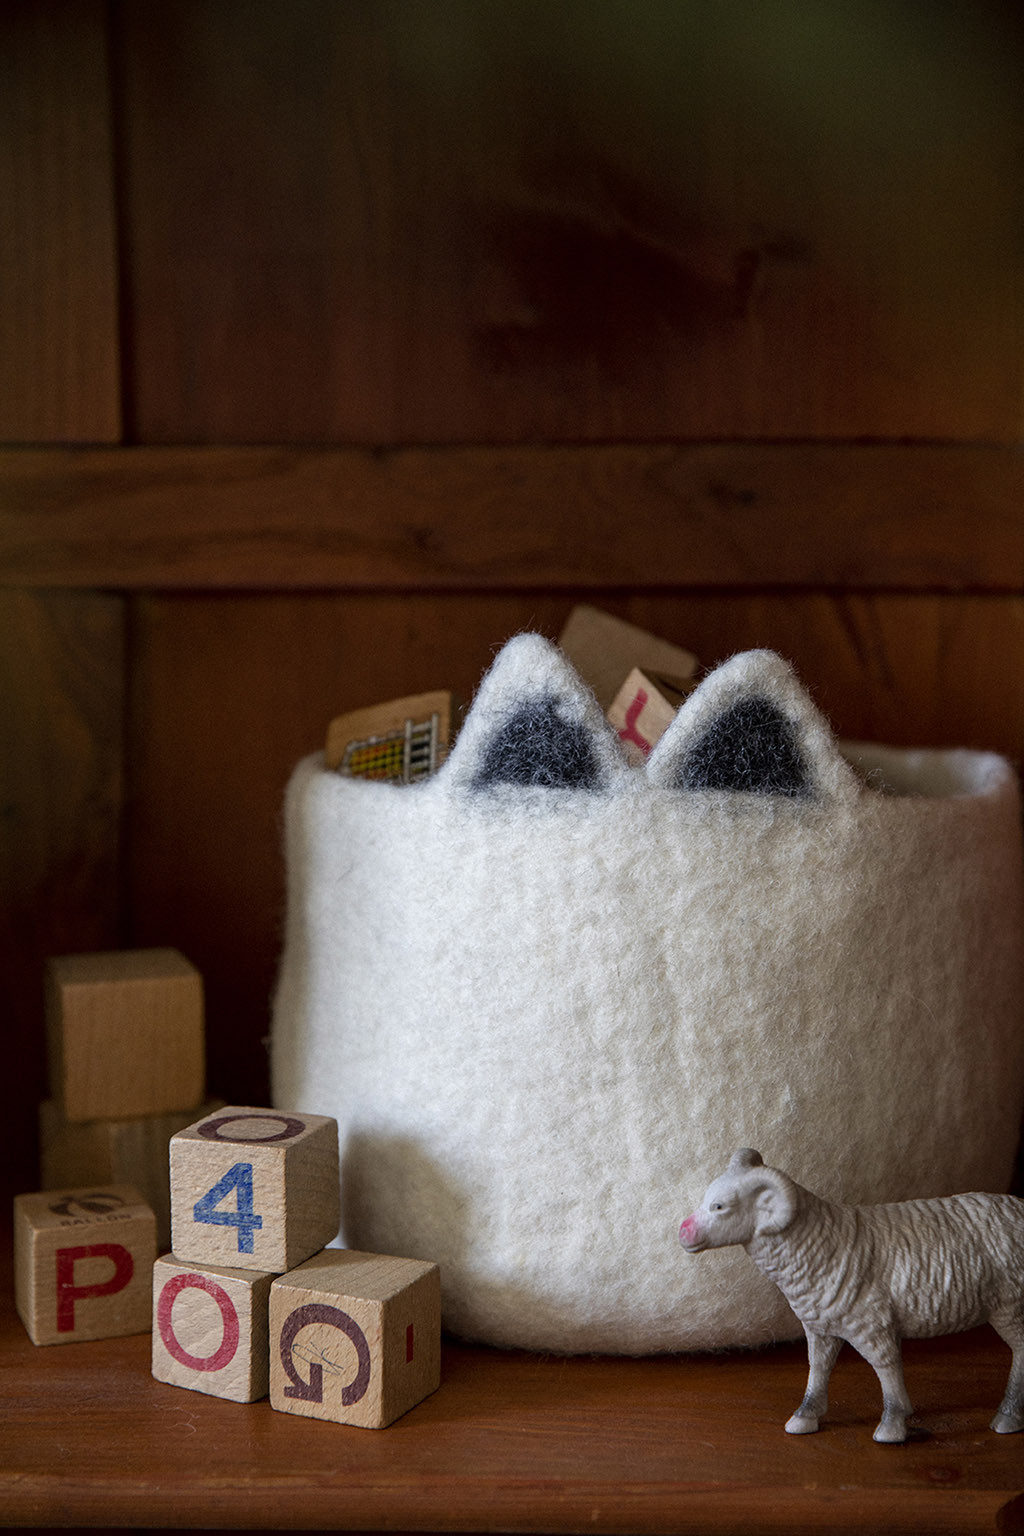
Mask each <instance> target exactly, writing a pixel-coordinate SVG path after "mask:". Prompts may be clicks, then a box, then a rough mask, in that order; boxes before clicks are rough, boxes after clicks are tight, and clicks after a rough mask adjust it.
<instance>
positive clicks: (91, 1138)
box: [39, 949, 206, 1246]
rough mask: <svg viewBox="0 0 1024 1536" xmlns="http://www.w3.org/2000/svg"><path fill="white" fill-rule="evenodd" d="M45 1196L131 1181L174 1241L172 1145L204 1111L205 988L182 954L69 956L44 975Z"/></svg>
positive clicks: (162, 1236)
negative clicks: (47, 1086) (169, 1170)
mask: <svg viewBox="0 0 1024 1536" xmlns="http://www.w3.org/2000/svg"><path fill="white" fill-rule="evenodd" d="M46 1019H47V1045H48V1054H49V1062H50V1093H51V1098H50V1099H49V1101H47V1102H46V1103H44V1104H42V1105H41V1106H40V1125H39V1130H40V1151H41V1163H42V1183H43V1186H44V1187H45V1188H46V1189H48V1190H56V1189H60V1188H62V1187H65V1188H66V1187H79V1186H80V1187H84V1186H85V1185H87V1184H93V1185H96V1186H100V1185H106V1184H122V1183H129V1184H132V1185H134V1186H135V1188H136V1189H138V1190H139V1191H140V1193H141V1194H142V1195H143V1196H144V1197H145V1199H146V1201H147V1202H148V1203H149V1205H151V1206H152V1208H153V1210H154V1212H155V1213H156V1218H157V1235H158V1240H159V1242H160V1243H161V1244H163V1245H164V1246H166V1244H167V1243H168V1241H169V1238H170V1207H169V1201H168V1178H167V1145H168V1142H169V1141H170V1138H171V1137H172V1136H173V1135H174V1133H175V1131H179V1130H181V1128H182V1127H183V1126H185V1125H188V1124H189V1123H190V1122H191V1121H193V1120H195V1119H196V1118H197V1116H198V1115H200V1114H201V1113H202V1112H203V1109H204V1104H203V1094H204V1083H205V1073H206V1064H205V1040H204V1021H203V984H202V978H201V977H200V974H199V972H198V971H197V970H196V968H195V966H194V965H192V964H190V962H189V961H188V960H186V959H185V957H184V955H182V954H180V953H179V952H178V951H177V950H175V949H142V950H121V951H117V952H114V953H109V954H89V955H66V956H63V957H62V958H59V959H53V960H51V961H50V962H49V963H48V965H47V971H46Z"/></svg>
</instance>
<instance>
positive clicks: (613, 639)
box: [558, 603, 697, 712]
mask: <svg viewBox="0 0 1024 1536" xmlns="http://www.w3.org/2000/svg"><path fill="white" fill-rule="evenodd" d="M558 644H559V645H560V646H561V648H562V650H563V651H564V652H565V654H566V656H568V658H569V660H570V661H571V662H572V664H573V666H574V667H575V668H576V671H577V672H578V673H579V675H580V677H582V679H583V681H584V682H585V683H586V684H587V686H588V687H589V688H591V689H592V690H593V692H594V694H595V695H596V697H597V702H598V703H599V704H600V706H601V708H602V709H603V710H605V711H606V712H607V710H608V708H609V706H610V705H611V703H612V700H613V699H614V698H615V695H616V694H617V693H618V691H619V689H620V688H621V686H622V679H623V678H624V677H625V676H626V674H627V673H628V672H630V671H631V670H632V668H633V667H640V668H642V670H643V671H644V672H647V673H651V672H655V673H657V674H658V675H659V676H665V677H674V678H682V679H689V678H692V677H693V675H694V673H695V672H696V670H697V658H696V656H694V655H693V654H692V653H691V652H690V651H684V650H683V648H682V647H681V646H678V645H673V644H672V643H671V641H669V640H660V639H659V638H658V636H657V635H651V634H648V632H647V631H646V630H645V629H639V628H638V627H637V625H635V624H627V623H626V621H625V620H624V619H616V618H613V617H612V615H611V614H610V613H602V612H601V610H600V609H599V608H591V607H589V605H587V604H585V603H584V604H581V605H580V606H579V607H577V608H574V609H573V610H572V612H571V613H570V615H569V617H568V619H567V620H566V624H565V628H564V629H563V630H562V633H561V634H560V635H559V637H558Z"/></svg>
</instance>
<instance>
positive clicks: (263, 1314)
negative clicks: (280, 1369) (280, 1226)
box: [153, 1253, 274, 1403]
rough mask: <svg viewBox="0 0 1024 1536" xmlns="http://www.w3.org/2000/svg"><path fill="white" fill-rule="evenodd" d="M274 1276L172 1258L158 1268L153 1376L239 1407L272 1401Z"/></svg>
mask: <svg viewBox="0 0 1024 1536" xmlns="http://www.w3.org/2000/svg"><path fill="white" fill-rule="evenodd" d="M273 1278H274V1277H273V1275H272V1274H269V1273H266V1272H264V1271H261V1270H257V1269H230V1268H227V1267H225V1266H223V1265H210V1266H206V1267H205V1268H202V1269H198V1268H195V1267H193V1266H192V1265H189V1264H182V1263H180V1262H179V1260H177V1259H176V1258H175V1257H174V1255H173V1254H170V1253H168V1254H165V1255H164V1257H163V1258H161V1259H157V1261H156V1263H155V1265H154V1266H153V1375H154V1376H155V1377H156V1379H157V1381H166V1382H169V1383H170V1384H171V1385H172V1386H175V1387H188V1388H190V1389H191V1390H192V1391H193V1392H207V1393H209V1394H210V1396H212V1397H226V1398H229V1399H230V1400H231V1401H232V1402H236V1403H254V1402H256V1401H257V1400H258V1399H259V1398H261V1397H266V1395H267V1387H268V1361H267V1314H268V1306H269V1301H270V1283H271V1281H272V1280H273Z"/></svg>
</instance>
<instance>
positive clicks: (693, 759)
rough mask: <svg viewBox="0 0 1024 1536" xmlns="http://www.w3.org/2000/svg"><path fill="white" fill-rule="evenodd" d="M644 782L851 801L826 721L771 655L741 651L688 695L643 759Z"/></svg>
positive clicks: (852, 782) (849, 773)
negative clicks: (649, 752)
mask: <svg viewBox="0 0 1024 1536" xmlns="http://www.w3.org/2000/svg"><path fill="white" fill-rule="evenodd" d="M647 776H648V779H649V781H650V782H651V783H652V784H656V785H658V786H661V787H663V788H668V789H681V790H705V791H706V790H726V791H731V792H733V793H737V792H738V793H741V794H744V795H748V796H749V795H756V796H769V795H770V796H784V797H787V798H789V799H791V800H797V801H801V800H803V801H806V800H814V799H822V798H824V799H832V800H838V799H843V800H847V799H851V798H853V797H854V796H855V795H856V794H857V793H858V781H857V777H856V775H855V774H854V772H853V770H852V768H851V767H850V766H849V764H848V763H847V762H846V761H845V759H844V758H843V756H842V754H841V753H840V751H839V748H838V747H837V745H836V742H835V739H834V738H833V735H832V732H831V730H830V729H829V726H828V722H827V721H826V720H825V718H824V717H823V716H822V715H821V714H820V713H819V711H818V710H817V709H816V708H815V706H814V704H813V703H812V702H811V700H810V697H809V696H808V694H807V693H806V692H805V690H804V689H803V688H802V687H801V686H800V684H799V682H798V681H797V679H796V676H795V674H794V673H793V670H792V668H791V667H789V666H788V665H787V663H786V662H784V661H783V660H782V658H781V656H776V655H775V653H774V652H773V651H743V652H742V653H741V654H740V655H738V656H733V657H732V659H731V660H729V661H726V662H723V664H722V665H721V666H720V667H717V668H716V669H715V671H714V672H712V673H711V674H710V675H709V676H708V677H706V678H705V679H704V681H703V682H702V683H701V685H700V687H699V688H697V689H695V691H694V692H693V693H691V694H690V696H689V698H687V699H686V700H685V701H684V702H683V704H682V706H681V707H680V709H679V712H678V714H677V715H676V717H675V719H674V720H673V721H672V723H671V725H670V726H669V728H668V730H667V731H666V732H665V734H664V735H663V736H662V737H661V739H660V741H658V742H657V743H656V745H655V747H654V750H653V751H652V753H651V755H650V757H649V758H648V760H647Z"/></svg>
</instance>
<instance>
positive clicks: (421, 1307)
mask: <svg viewBox="0 0 1024 1536" xmlns="http://www.w3.org/2000/svg"><path fill="white" fill-rule="evenodd" d="M440 1380H441V1280H440V1274H439V1271H438V1267H437V1265H436V1264H428V1263H424V1262H422V1261H421V1260H419V1259H398V1258H391V1257H389V1256H386V1255H383V1254H377V1253H357V1252H355V1251H354V1250H352V1249H347V1248H328V1249H327V1250H325V1251H324V1252H323V1253H319V1254H317V1255H316V1257H315V1258H312V1259H309V1260H307V1262H306V1263H305V1264H300V1265H299V1267H298V1269H293V1270H291V1271H290V1272H289V1273H288V1274H286V1275H281V1276H280V1277H279V1278H278V1279H277V1280H275V1281H274V1283H273V1285H272V1286H271V1288H270V1405H271V1407H272V1408H277V1409H280V1410H281V1412H283V1413H297V1414H300V1415H303V1416H304V1417H306V1418H312V1419H330V1420H332V1421H333V1422H334V1423H337V1424H356V1425H360V1426H361V1427H363V1428H365V1429H383V1428H384V1427H385V1425H387V1424H390V1423H392V1421H393V1420H394V1419H397V1418H398V1417H399V1416H400V1415H401V1414H403V1413H407V1412H408V1410H409V1409H410V1408H412V1407H414V1406H415V1404H416V1403H418V1402H420V1400H421V1399H422V1398H424V1397H426V1396H427V1395H428V1394H429V1393H431V1392H433V1391H435V1389H436V1388H437V1386H438V1385H439V1383H440Z"/></svg>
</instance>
